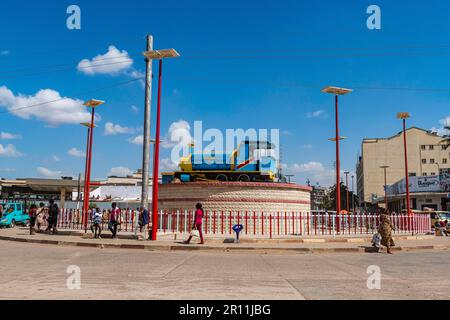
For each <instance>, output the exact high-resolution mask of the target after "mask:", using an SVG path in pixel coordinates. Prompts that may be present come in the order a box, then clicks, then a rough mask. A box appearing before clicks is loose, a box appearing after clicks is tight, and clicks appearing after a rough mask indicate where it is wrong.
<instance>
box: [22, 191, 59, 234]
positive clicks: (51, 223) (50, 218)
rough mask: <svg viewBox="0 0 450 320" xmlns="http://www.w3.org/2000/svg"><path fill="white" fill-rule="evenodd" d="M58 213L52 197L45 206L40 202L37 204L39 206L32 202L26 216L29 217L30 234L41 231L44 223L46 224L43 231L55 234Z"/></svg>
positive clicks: (56, 231)
mask: <svg viewBox="0 0 450 320" xmlns="http://www.w3.org/2000/svg"><path fill="white" fill-rule="evenodd" d="M58 213H59V208H58V205H57V204H56V203H55V201H54V200H53V199H51V200H50V201H49V205H48V206H45V204H44V203H42V202H41V203H40V204H39V208H38V207H37V206H36V205H35V204H32V205H31V206H30V210H29V211H28V216H29V217H30V235H34V234H35V233H36V232H40V231H42V227H43V226H45V225H47V228H46V229H45V232H48V233H51V234H57V233H58V229H57V224H58Z"/></svg>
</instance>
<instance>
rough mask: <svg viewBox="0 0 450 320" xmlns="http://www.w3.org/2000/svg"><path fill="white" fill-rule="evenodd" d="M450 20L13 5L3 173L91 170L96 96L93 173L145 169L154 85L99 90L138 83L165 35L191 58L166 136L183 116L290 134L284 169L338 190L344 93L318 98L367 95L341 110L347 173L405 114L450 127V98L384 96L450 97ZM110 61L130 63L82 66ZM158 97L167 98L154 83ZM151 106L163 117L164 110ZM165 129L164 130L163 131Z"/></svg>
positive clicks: (424, 8)
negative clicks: (84, 106) (336, 141)
mask: <svg viewBox="0 0 450 320" xmlns="http://www.w3.org/2000/svg"><path fill="white" fill-rule="evenodd" d="M71 4H76V5H78V6H79V7H80V8H81V30H68V29H67V27H66V19H67V17H68V15H67V14H66V9H67V7H68V6H69V5H71ZM371 4H377V5H379V6H380V8H381V12H382V29H381V30H369V29H368V28H367V27H366V20H367V18H368V15H367V14H366V9H367V7H368V6H369V5H371ZM448 12H450V3H449V2H448V1H444V0H442V1H437V0H435V1H428V2H427V3H426V4H420V5H419V4H415V3H414V4H410V3H408V2H406V1H395V2H394V1H378V0H377V1H370V2H369V1H350V0H347V1H339V2H336V1H320V2H316V3H311V2H310V1H261V0H260V1H206V0H193V1H172V2H163V1H138V0H129V1H126V2H121V1H116V2H111V1H76V2H67V1H58V2H57V3H56V2H55V1H36V2H33V3H27V4H19V3H17V1H10V0H4V1H2V10H1V12H0V25H1V28H0V37H1V39H2V41H1V42H0V112H2V113H1V118H2V126H1V128H0V132H3V133H4V134H3V135H2V136H1V138H2V139H0V145H1V148H0V161H1V163H2V165H1V168H0V170H1V171H0V177H4V178H16V177H17V178H20V177H48V176H60V175H61V174H64V175H77V174H78V173H80V172H83V170H84V169H83V168H84V158H83V157H82V152H83V151H84V148H85V142H86V136H85V134H86V132H85V130H84V129H83V128H82V127H81V126H80V125H79V124H77V123H78V122H79V121H78V120H79V119H80V118H83V117H85V116H86V114H83V112H82V111H80V110H81V109H79V102H80V101H82V100H86V99H90V98H97V99H101V100H105V101H106V102H107V104H106V105H104V106H101V107H99V109H98V112H99V114H100V117H101V119H99V121H98V126H99V129H97V131H96V134H95V138H94V144H95V145H94V159H93V172H92V177H93V178H104V177H106V176H107V175H108V173H110V172H111V170H112V169H113V168H115V169H114V170H113V171H112V172H113V173H120V172H127V171H128V170H126V169H125V168H127V169H129V170H135V169H137V168H139V167H140V166H141V155H142V146H141V145H139V144H133V143H132V142H131V141H133V140H135V139H136V137H138V136H139V135H140V134H142V124H143V119H142V118H143V103H144V96H143V86H142V84H141V83H140V82H139V81H134V82H132V83H129V84H127V85H122V86H117V87H114V88H109V89H104V90H101V91H96V90H98V89H99V88H103V87H108V86H111V85H114V84H117V83H122V82H126V81H130V80H133V79H136V77H139V75H140V74H142V72H143V71H144V67H145V66H144V62H143V58H142V55H141V52H142V51H143V49H144V48H145V39H144V37H145V35H146V34H153V35H154V37H155V39H154V42H155V48H161V49H162V48H168V47H173V48H176V49H177V50H178V51H179V52H180V53H181V54H182V57H180V58H179V59H176V60H171V61H167V62H166V63H165V65H164V83H163V105H162V107H163V113H162V128H163V130H162V132H163V135H167V132H168V130H169V127H170V126H171V124H173V123H176V125H177V124H178V125H180V124H181V125H182V124H183V123H184V122H180V121H181V120H183V121H186V122H187V123H189V124H190V125H191V126H192V125H193V121H195V120H202V121H203V126H204V128H218V129H221V130H225V129H227V128H231V129H234V128H244V129H248V128H257V129H259V128H268V129H271V128H279V129H280V130H281V132H283V134H282V136H281V142H282V149H283V162H284V163H285V165H286V166H287V171H289V172H294V173H295V174H296V180H297V182H299V183H304V182H305V180H306V178H309V179H311V181H312V182H313V183H315V182H320V183H323V184H327V183H330V182H331V181H332V176H333V163H334V148H333V145H332V144H331V143H330V142H328V141H327V138H329V137H331V136H333V134H334V106H333V97H331V96H328V95H325V94H323V93H321V92H320V89H321V88H322V87H324V86H326V85H338V86H345V87H351V88H355V91H354V92H353V93H352V94H351V95H348V96H345V97H343V98H342V100H341V109H340V110H341V114H340V120H341V131H342V132H341V133H342V135H344V136H347V137H348V140H346V141H345V142H344V143H343V145H342V168H343V169H347V170H352V171H354V168H355V163H356V159H357V155H358V152H359V150H360V144H361V140H362V139H363V138H364V137H385V136H390V135H393V134H395V133H397V132H398V131H399V130H400V129H401V124H400V123H399V122H398V120H396V117H395V115H396V112H397V111H409V112H411V114H412V118H411V120H410V122H409V123H410V125H414V126H418V127H422V128H426V129H429V128H440V127H442V123H443V120H444V119H447V118H449V117H450V108H449V107H448V104H449V102H450V101H449V98H450V90H447V91H445V90H443V91H439V90H431V91H423V90H386V89H383V90H376V89H375V88H413V89H414V88H426V89H428V88H432V89H450V80H449V78H448V74H449V73H450V72H449V71H450V63H449V59H450V40H448V34H449V32H450V26H449V25H448V23H447V21H448ZM115 50H118V51H115ZM108 51H109V54H110V56H111V54H112V55H114V54H116V55H115V56H114V57H116V56H117V54H123V55H125V54H127V55H128V57H129V58H126V59H125V60H128V59H130V60H132V62H131V61H130V63H121V64H115V65H108V66H105V67H106V69H105V70H102V71H99V70H98V69H99V68H97V69H95V68H94V69H89V68H85V69H79V68H77V66H79V64H80V62H81V61H82V60H83V59H88V60H89V61H91V60H92V59H93V58H94V57H96V56H98V55H105V54H107V53H108ZM124 51H126V53H125V52H124ZM106 57H108V56H106ZM106 61H107V60H106ZM122 62H123V61H122ZM87 63H89V62H87ZM55 65H61V66H60V67H54V66H55ZM50 66H53V67H50ZM155 67H156V66H155ZM18 69H26V70H22V71H20V70H18ZM87 70H91V71H92V70H95V71H96V72H94V73H95V74H88V73H87ZM155 71H156V68H155ZM91 73H92V72H91ZM154 88H155V90H153V93H154V97H153V101H156V83H155V84H154ZM41 90H46V91H41ZM50 90H51V91H50ZM38 92H40V94H38V95H37V93H38ZM36 95H37V96H36ZM59 96H62V97H68V98H70V100H64V104H61V103H59V104H58V105H55V104H50V105H45V106H41V107H39V108H34V109H33V108H30V109H25V110H26V111H23V112H22V113H21V114H17V113H7V112H5V111H7V110H8V108H14V107H23V106H28V105H30V104H33V103H36V102H42V101H45V100H46V99H47V101H48V100H51V98H52V97H59ZM133 106H134V107H133ZM152 107H153V111H154V110H155V108H156V104H153V106H152ZM64 108H67V109H64ZM77 108H78V109H77ZM65 110H69V111H68V112H67V113H66V112H65ZM24 112H25V113H24ZM80 112H81V113H80ZM154 119H155V113H154V112H153V114H152V120H154ZM107 123H110V124H109V125H108V128H109V129H110V130H109V131H107V132H106V131H105V126H106V124H107ZM154 128H155V126H154V121H153V124H152V135H153V132H154ZM113 131H114V133H115V134H111V133H113ZM107 133H109V134H107ZM8 134H12V135H13V136H11V135H8ZM137 140H139V139H137ZM79 151H81V154H80V152H79ZM77 155H78V156H77ZM169 156H170V149H168V148H166V149H163V150H162V158H163V159H168V158H169ZM163 164H164V168H169V167H170V166H169V165H168V163H166V162H164V163H163Z"/></svg>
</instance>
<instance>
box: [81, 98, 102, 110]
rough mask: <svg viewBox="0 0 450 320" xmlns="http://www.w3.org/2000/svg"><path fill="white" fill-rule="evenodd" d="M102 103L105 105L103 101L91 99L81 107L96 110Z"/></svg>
mask: <svg viewBox="0 0 450 320" xmlns="http://www.w3.org/2000/svg"><path fill="white" fill-rule="evenodd" d="M104 103H105V101H102V100H96V99H91V100H89V101H86V102H85V103H84V104H83V105H84V106H86V107H89V108H96V107H98V106H99V105H102V104H104Z"/></svg>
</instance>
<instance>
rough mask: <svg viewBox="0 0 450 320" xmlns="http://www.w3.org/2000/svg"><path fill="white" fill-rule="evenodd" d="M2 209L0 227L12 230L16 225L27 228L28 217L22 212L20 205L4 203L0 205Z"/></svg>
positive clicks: (22, 208)
mask: <svg viewBox="0 0 450 320" xmlns="http://www.w3.org/2000/svg"><path fill="white" fill-rule="evenodd" d="M0 205H2V207H3V214H2V216H1V217H0V227H9V228H14V227H15V226H16V225H18V224H20V225H25V226H28V225H29V223H30V217H29V216H28V214H27V213H25V212H24V207H23V205H22V204H21V203H14V202H4V203H0Z"/></svg>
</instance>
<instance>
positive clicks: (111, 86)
mask: <svg viewBox="0 0 450 320" xmlns="http://www.w3.org/2000/svg"><path fill="white" fill-rule="evenodd" d="M143 79H145V78H143V77H142V78H136V79H132V80H128V81H123V82H119V83H115V84H112V85H109V86H105V87H100V88H97V89H93V90H89V91H82V92H78V93H75V94H73V95H85V94H90V93H95V92H99V91H103V90H107V89H111V88H115V87H120V86H123V85H127V84H129V83H133V82H136V81H140V80H143ZM67 99H71V98H68V97H64V98H60V99H54V100H50V101H44V102H40V103H36V104H32V105H28V106H23V107H17V108H12V109H8V110H5V111H1V112H0V114H5V113H15V112H17V111H20V110H25V109H30V108H35V107H39V106H43V105H46V104H51V103H55V102H59V101H64V100H67Z"/></svg>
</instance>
